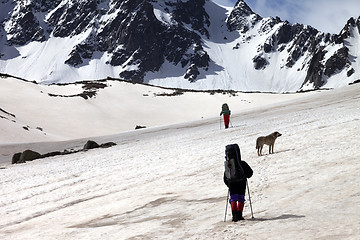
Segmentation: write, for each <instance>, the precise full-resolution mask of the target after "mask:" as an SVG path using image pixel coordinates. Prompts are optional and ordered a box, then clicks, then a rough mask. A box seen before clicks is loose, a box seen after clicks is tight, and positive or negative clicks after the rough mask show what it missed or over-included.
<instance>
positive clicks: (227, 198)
mask: <svg viewBox="0 0 360 240" xmlns="http://www.w3.org/2000/svg"><path fill="white" fill-rule="evenodd" d="M229 195H230V188H229V190H228V194H227V197H226V208H225V217H224V222H226V213H227V209H228V203H229Z"/></svg>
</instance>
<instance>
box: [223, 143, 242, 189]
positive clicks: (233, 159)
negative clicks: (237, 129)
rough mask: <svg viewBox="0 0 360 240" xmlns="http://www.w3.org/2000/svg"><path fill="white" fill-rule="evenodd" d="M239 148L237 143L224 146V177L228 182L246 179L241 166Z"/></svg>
mask: <svg viewBox="0 0 360 240" xmlns="http://www.w3.org/2000/svg"><path fill="white" fill-rule="evenodd" d="M240 162H241V155H240V148H239V145H237V144H230V145H227V146H226V147H225V162H224V165H225V177H226V179H227V180H228V181H229V182H240V181H244V180H246V175H245V172H244V169H243V167H242V166H241V163H240Z"/></svg>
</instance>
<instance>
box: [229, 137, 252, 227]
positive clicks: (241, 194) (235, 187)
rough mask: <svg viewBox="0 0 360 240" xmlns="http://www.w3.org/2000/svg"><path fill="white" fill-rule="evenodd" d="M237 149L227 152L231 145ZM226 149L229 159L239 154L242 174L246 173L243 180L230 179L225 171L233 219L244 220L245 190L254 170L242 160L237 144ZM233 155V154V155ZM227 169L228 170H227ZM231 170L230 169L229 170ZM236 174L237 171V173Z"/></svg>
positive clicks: (235, 220)
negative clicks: (233, 151)
mask: <svg viewBox="0 0 360 240" xmlns="http://www.w3.org/2000/svg"><path fill="white" fill-rule="evenodd" d="M228 146H229V147H230V148H232V149H235V151H236V154H234V153H229V154H228V153H227V152H229V151H231V150H228V148H229V147H228ZM228 146H227V149H226V154H227V156H228V155H229V156H230V157H227V159H230V158H236V157H233V156H234V155H236V156H237V159H238V160H239V161H238V162H239V163H240V165H241V168H242V174H243V175H244V176H243V177H242V179H241V180H239V181H238V180H236V179H228V177H227V176H228V175H227V174H226V172H224V183H225V184H226V186H227V187H228V188H229V191H230V201H229V202H230V205H231V212H232V216H233V218H232V221H233V222H237V221H239V220H244V217H243V215H242V213H243V209H244V204H245V190H246V181H247V178H250V177H251V176H252V175H253V170H252V169H251V167H250V166H249V165H248V164H247V163H246V162H245V161H242V160H241V156H240V148H239V146H238V145H237V144H232V145H228ZM231 155H232V156H231ZM225 171H226V170H225ZM228 171H229V170H228ZM235 175H236V173H235Z"/></svg>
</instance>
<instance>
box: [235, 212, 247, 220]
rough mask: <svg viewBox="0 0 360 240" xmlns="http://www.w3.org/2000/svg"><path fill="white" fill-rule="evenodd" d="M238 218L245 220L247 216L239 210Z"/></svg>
mask: <svg viewBox="0 0 360 240" xmlns="http://www.w3.org/2000/svg"><path fill="white" fill-rule="evenodd" d="M237 217H238V218H237V220H238V221H241V220H245V218H244V217H243V215H242V212H241V211H238V213H237Z"/></svg>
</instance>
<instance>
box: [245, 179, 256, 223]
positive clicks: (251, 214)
mask: <svg viewBox="0 0 360 240" xmlns="http://www.w3.org/2000/svg"><path fill="white" fill-rule="evenodd" d="M246 185H247V189H248V194H249V201H250V209H251V216H252V218H254V214H253V209H252V204H251V197H250V189H249V183H248V181H246Z"/></svg>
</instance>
